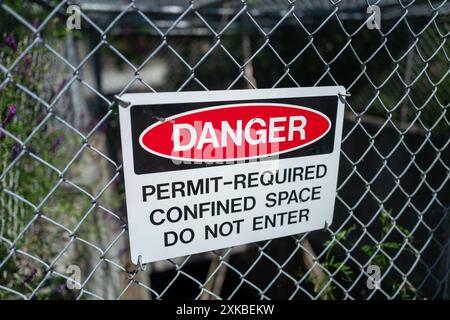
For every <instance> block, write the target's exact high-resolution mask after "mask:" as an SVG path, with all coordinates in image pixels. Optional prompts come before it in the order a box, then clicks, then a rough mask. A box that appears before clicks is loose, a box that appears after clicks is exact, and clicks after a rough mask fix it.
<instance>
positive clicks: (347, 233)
mask: <svg viewBox="0 0 450 320" xmlns="http://www.w3.org/2000/svg"><path fill="white" fill-rule="evenodd" d="M379 223H380V234H379V237H378V241H377V242H378V243H376V244H375V243H374V244H364V245H362V246H360V247H358V248H355V249H354V250H353V251H352V255H353V256H355V255H356V254H358V252H357V250H360V252H361V253H363V254H364V255H366V256H367V258H368V260H367V263H366V264H365V265H377V266H378V267H379V268H380V271H381V276H382V281H381V288H382V289H383V290H384V291H385V292H387V293H389V294H390V295H391V296H395V297H396V298H399V299H410V298H412V297H414V296H416V295H417V291H416V289H415V288H414V287H413V286H412V285H411V284H409V283H405V282H404V281H403V279H402V278H401V277H400V276H399V275H397V274H395V273H393V272H391V270H390V261H389V258H388V257H387V256H386V254H389V255H390V256H392V254H393V253H395V252H396V251H398V250H403V251H410V250H409V249H408V248H407V247H403V243H402V242H400V241H397V240H387V239H389V238H390V235H391V233H392V231H393V230H395V229H396V230H398V231H400V232H401V233H403V234H404V235H405V237H406V238H405V239H407V240H406V241H413V237H412V236H411V235H410V231H409V230H408V229H407V228H404V227H402V226H400V225H398V224H397V223H396V222H395V220H394V219H393V218H392V215H391V213H390V212H389V211H385V210H383V211H381V213H380V215H379ZM355 232H357V226H356V224H352V225H350V226H349V227H347V228H345V229H343V230H341V231H339V232H337V233H336V234H335V235H334V237H333V239H331V240H328V241H326V242H325V243H324V245H323V247H324V248H326V254H325V255H324V256H323V260H322V261H321V262H320V267H321V268H322V269H323V270H326V271H327V274H329V276H328V277H327V278H326V279H322V280H321V281H319V280H318V279H317V277H314V276H313V275H310V276H309V278H308V280H309V281H310V283H312V284H313V285H314V291H315V292H316V293H318V292H322V294H321V298H322V299H324V300H328V299H336V297H337V296H338V294H339V291H340V290H339V288H338V287H337V286H336V284H335V283H334V282H331V281H329V278H333V279H334V280H335V281H336V282H339V283H341V284H342V285H344V284H345V283H353V282H354V281H356V276H357V275H359V271H358V272H356V270H357V268H358V267H357V266H355V265H353V264H352V262H351V261H349V260H346V259H342V258H339V257H340V256H339V254H338V252H339V250H340V249H341V248H340V247H341V246H344V247H345V248H349V247H351V244H352V243H354V240H355V239H354V237H353V234H354V233H355ZM338 244H339V247H338V246H337V245H338ZM385 253H386V254H385Z"/></svg>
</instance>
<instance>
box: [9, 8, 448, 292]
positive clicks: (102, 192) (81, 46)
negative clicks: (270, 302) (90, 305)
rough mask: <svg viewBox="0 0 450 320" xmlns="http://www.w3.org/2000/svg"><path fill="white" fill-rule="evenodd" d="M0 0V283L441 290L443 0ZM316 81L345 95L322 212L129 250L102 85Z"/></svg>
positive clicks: (84, 288) (42, 288) (122, 288)
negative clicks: (234, 233) (287, 230)
mask: <svg viewBox="0 0 450 320" xmlns="http://www.w3.org/2000/svg"><path fill="white" fill-rule="evenodd" d="M0 3H1V11H0V12H1V13H0V15H1V17H2V19H4V21H9V22H8V24H6V23H5V25H2V27H3V28H4V30H1V31H2V33H3V34H2V37H4V43H3V46H2V55H1V60H0V92H1V94H0V101H1V104H2V105H1V106H0V107H1V108H2V109H1V113H0V115H1V117H0V120H1V121H0V122H1V126H0V139H1V141H0V143H1V144H2V145H1V154H0V160H1V164H0V168H1V171H0V172H1V173H0V200H1V202H0V206H1V207H0V217H1V230H0V297H2V298H10V299H15V298H23V299H40V298H48V297H51V298H76V299H92V298H94V299H116V298H117V299H125V298H128V299H129V298H143V299H150V298H151V299H165V298H172V297H177V298H178V297H186V298H194V299H232V298H240V297H252V298H261V299H274V298H286V299H337V298H343V299H371V298H384V299H395V298H448V295H449V293H450V287H449V285H450V283H449V279H450V274H449V272H450V248H449V230H450V229H449V228H450V224H449V212H448V211H449V204H450V197H449V194H450V188H449V187H450V184H449V181H448V179H449V147H448V145H449V141H450V140H449V130H448V129H449V116H448V113H447V110H448V107H449V96H450V95H449V91H448V90H449V89H448V88H449V78H448V74H449V45H448V41H447V37H448V33H449V29H450V20H449V12H450V6H449V4H448V3H447V1H430V0H428V1H418V0H417V1H414V0H411V1H400V0H387V1H373V3H372V2H369V1H367V2H366V1H359V0H354V1H327V0H324V1H295V0H292V1H287V0H286V1H283V0H273V1H270V0H264V1H257V0H254V1H251V0H247V1H245V0H242V1H206V0H205V1H200V0H199V1H170V2H166V1H161V2H159V1H155V2H146V1H94V2H93V1H89V2H88V1H86V2H85V1H75V2H71V1H64V0H63V1H32V2H29V3H28V2H25V4H21V5H17V3H15V2H13V1H2V2H0ZM74 3H75V4H77V5H79V6H80V7H81V21H82V27H81V29H80V30H78V31H65V32H63V34H58V35H55V34H54V32H55V30H65V24H66V19H67V14H66V8H67V7H68V6H69V5H71V4H74ZM369 5H377V6H379V8H380V12H381V17H382V20H381V21H382V26H381V28H375V29H369V28H368V27H367V26H368V23H369V22H371V21H372V20H371V19H373V18H374V14H375V13H373V12H372V13H371V14H367V11H366V9H367V7H368V6H369ZM37 16H39V19H36V17H37ZM14 32H15V33H16V34H17V33H21V34H22V35H25V36H24V38H23V40H22V41H17V40H16V39H15V38H14V37H12V36H11V34H14ZM133 49H135V50H133ZM27 59H28V60H27ZM27 61H28V62H27ZM29 65H31V66H35V69H27V68H29V67H28V66H29ZM43 66H46V67H45V68H44V67H43ZM118 66H119V67H118ZM24 68H25V70H24ZM30 68H32V67H30ZM114 68H116V69H118V70H119V71H118V73H119V77H117V73H116V74H113V73H108V70H110V69H114ZM162 69H163V71H161V74H162V75H161V76H160V77H159V80H158V79H156V80H155V79H153V78H152V77H153V76H154V75H155V74H158V72H160V71H158V70H162ZM319 85H344V86H345V87H346V88H347V90H348V92H349V94H351V97H349V98H348V99H347V100H346V122H345V128H344V131H345V132H344V136H343V144H342V154H341V166H340V173H339V182H338V188H337V204H336V211H335V219H334V223H333V225H332V226H330V227H328V228H326V229H325V230H323V231H318V232H312V233H306V234H301V235H297V236H293V237H288V238H283V239H275V240H270V241H265V242H261V243H255V244H251V245H245V246H241V247H237V248H229V249H224V250H220V251H215V252H210V253H206V254H199V255H194V256H189V257H183V258H178V259H173V260H168V261H164V262H157V263H152V264H149V265H147V266H146V269H145V270H141V269H139V268H137V267H136V266H134V265H132V264H131V262H130V258H129V252H128V246H127V241H128V231H127V223H126V214H125V212H124V211H125V210H124V197H123V183H122V172H121V160H120V152H118V150H119V149H120V148H119V146H118V145H117V141H118V134H117V131H118V125H117V106H116V104H115V102H114V100H113V98H112V95H113V94H119V95H120V94H123V93H125V92H135V91H144V92H156V91H161V90H177V91H182V90H192V89H199V90H209V89H235V88H256V87H287V86H319ZM374 265H375V266H377V267H378V268H379V269H380V271H381V272H380V279H379V286H376V288H371V287H370V286H368V284H367V281H368V279H372V278H371V277H373V274H372V273H371V271H370V270H371V269H370V267H371V266H374ZM71 266H77V267H78V268H79V269H80V270H81V275H80V277H79V278H77V277H76V276H74V274H73V272H72V271H70V270H72V269H70V267H71ZM67 283H72V284H75V288H70V286H67Z"/></svg>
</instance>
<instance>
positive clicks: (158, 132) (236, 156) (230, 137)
mask: <svg viewBox="0 0 450 320" xmlns="http://www.w3.org/2000/svg"><path fill="white" fill-rule="evenodd" d="M330 127H331V122H330V119H328V117H327V116H326V115H324V114H323V113H321V112H319V111H316V110H313V109H309V108H306V107H301V106H295V105H288V104H278V103H248V104H238V105H221V106H215V107H209V108H204V109H200V110H194V111H189V112H184V113H180V114H177V115H175V116H172V117H170V118H167V119H166V120H165V121H164V122H161V121H158V122H156V123H154V124H152V125H151V126H149V127H148V128H147V129H145V130H144V131H143V132H142V134H141V135H140V137H139V143H140V145H141V146H142V147H143V148H144V149H145V150H147V151H148V152H150V153H153V154H156V155H158V156H161V157H165V158H169V159H174V160H188V161H192V160H197V161H202V162H217V161H224V160H244V159H255V158H260V157H264V156H273V155H277V154H281V153H285V152H289V151H293V150H296V149H299V148H302V147H304V146H307V145H309V144H311V143H313V142H316V141H317V140H319V139H321V138H322V137H323V136H325V134H326V133H327V132H328V131H329V130H330Z"/></svg>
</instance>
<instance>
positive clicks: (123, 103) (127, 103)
mask: <svg viewBox="0 0 450 320" xmlns="http://www.w3.org/2000/svg"><path fill="white" fill-rule="evenodd" d="M114 99H116V101H117V103H119V106H121V107H122V108H128V107H129V106H130V105H131V102H130V101H125V100H123V99H122V98H121V97H119V96H118V95H115V96H114Z"/></svg>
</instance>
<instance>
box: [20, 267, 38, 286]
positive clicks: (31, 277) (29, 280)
mask: <svg viewBox="0 0 450 320" xmlns="http://www.w3.org/2000/svg"><path fill="white" fill-rule="evenodd" d="M36 273H37V269H36V268H34V269H33V271H31V273H30V274H29V275H28V276H27V277H26V278H25V279H24V280H23V281H24V282H25V283H30V282H31V280H33V278H34V276H35V275H36Z"/></svg>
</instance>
